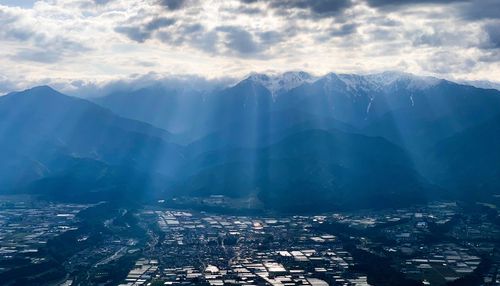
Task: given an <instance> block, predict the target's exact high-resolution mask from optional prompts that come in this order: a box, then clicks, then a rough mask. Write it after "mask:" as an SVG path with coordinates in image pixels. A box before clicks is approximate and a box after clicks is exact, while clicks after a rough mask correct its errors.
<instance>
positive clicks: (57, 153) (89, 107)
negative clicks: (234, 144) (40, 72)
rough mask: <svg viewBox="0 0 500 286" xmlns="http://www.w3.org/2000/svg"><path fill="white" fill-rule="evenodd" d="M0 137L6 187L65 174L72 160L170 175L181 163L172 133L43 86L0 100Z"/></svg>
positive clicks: (0, 151)
mask: <svg viewBox="0 0 500 286" xmlns="http://www.w3.org/2000/svg"><path fill="white" fill-rule="evenodd" d="M0 136H1V138H2V140H0V153H1V154H0V156H1V158H2V161H3V163H2V164H0V170H1V172H2V174H4V175H3V176H2V177H1V179H0V182H1V184H2V185H4V186H13V185H19V184H23V183H26V182H27V181H30V180H33V179H38V178H43V177H45V176H48V175H50V174H52V173H54V172H59V171H61V170H65V169H66V168H67V167H68V164H69V163H68V162H69V161H71V158H89V159H93V160H97V161H101V162H104V163H106V164H109V165H128V166H130V167H133V168H137V169H138V170H141V171H144V172H150V171H158V172H160V173H165V174H168V173H169V172H170V171H172V168H174V167H175V165H176V164H179V163H180V162H182V153H181V152H182V149H181V147H179V146H177V145H175V144H172V143H169V142H168V139H169V138H170V136H171V135H170V134H169V133H168V132H166V131H164V130H161V129H159V128H156V127H153V126H152V125H149V124H146V123H142V122H138V121H134V120H130V119H126V118H123V117H119V116H116V115H115V114H113V113H112V112H111V111H109V110H107V109H104V108H102V107H100V106H98V105H96V104H94V103H91V102H88V101H86V100H82V99H77V98H73V97H69V96H66V95H63V94H61V93H59V92H57V91H55V90H53V89H51V88H49V87H44V86H43V87H37V88H33V89H30V90H26V91H23V92H17V93H11V94H8V95H6V96H3V97H1V98H0Z"/></svg>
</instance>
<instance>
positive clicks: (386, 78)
mask: <svg viewBox="0 0 500 286" xmlns="http://www.w3.org/2000/svg"><path fill="white" fill-rule="evenodd" d="M365 78H366V79H367V80H368V81H370V82H371V83H373V84H374V85H375V86H377V87H378V88H387V87H393V86H403V87H405V88H407V89H408V90H420V89H426V88H429V87H433V86H435V85H437V84H438V83H440V82H441V81H442V80H441V79H438V78H435V77H431V76H416V75H413V74H410V73H404V72H396V71H386V72H383V73H377V74H370V75H366V76H365Z"/></svg>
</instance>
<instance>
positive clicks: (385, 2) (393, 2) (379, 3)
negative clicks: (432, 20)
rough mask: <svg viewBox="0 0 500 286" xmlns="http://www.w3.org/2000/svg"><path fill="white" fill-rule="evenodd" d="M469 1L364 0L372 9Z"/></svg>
mask: <svg viewBox="0 0 500 286" xmlns="http://www.w3.org/2000/svg"><path fill="white" fill-rule="evenodd" d="M468 1H469V0H404V1H402V0H366V2H367V3H368V5H370V6H372V7H391V6H392V7H401V6H408V5H419V4H450V3H461V2H468Z"/></svg>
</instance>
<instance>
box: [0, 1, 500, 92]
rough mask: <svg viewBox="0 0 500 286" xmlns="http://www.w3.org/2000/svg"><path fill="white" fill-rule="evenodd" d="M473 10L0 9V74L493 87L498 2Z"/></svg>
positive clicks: (353, 6)
mask: <svg viewBox="0 0 500 286" xmlns="http://www.w3.org/2000/svg"><path fill="white" fill-rule="evenodd" d="M478 1H479V0H449V1H433V0H412V1H405V2H404V4H403V3H402V2H401V1H389V0H342V1H325V0H314V1H303V0H284V1H270V0H229V1H226V0H225V1H222V0H209V1H199V0H123V1H115V0H64V1H62V0H44V1H0V25H1V26H2V27H3V28H2V29H1V30H0V44H1V45H2V50H1V51H0V55H1V57H0V63H1V64H2V66H4V67H15V68H11V69H9V68H6V69H3V71H2V72H1V73H0V76H1V77H0V78H5V79H8V81H9V82H15V83H16V84H17V85H21V86H23V85H24V86H27V85H29V84H30V83H33V82H44V81H57V82H64V81H67V82H69V81H72V80H76V79H81V80H91V81H92V80H99V81H103V80H104V81H105V80H115V79H117V78H122V77H126V76H129V75H131V74H146V73H148V72H151V71H155V72H158V73H170V74H194V75H199V76H202V77H208V78H222V77H227V76H231V77H235V76H242V75H244V74H248V73H249V72H251V71H257V72H264V71H269V70H274V71H285V70H305V71H309V72H312V73H314V74H324V73H327V72H329V71H336V72H353V73H366V72H374V71H380V70H402V71H407V72H413V73H418V74H429V75H435V76H439V77H444V78H450V79H467V80H491V81H497V80H498V78H499V75H500V65H499V64H498V63H499V62H500V45H499V40H498V38H499V36H498V30H500V29H499V27H500V16H498V13H492V11H498V10H499V9H500V3H499V2H498V1H494V0H486V1H481V5H476V3H477V2H478ZM438 61H439V64H437V62H438ZM2 82H4V80H2ZM5 82H7V80H5ZM7 87H11V85H7V84H2V86H0V90H1V91H6V88H7Z"/></svg>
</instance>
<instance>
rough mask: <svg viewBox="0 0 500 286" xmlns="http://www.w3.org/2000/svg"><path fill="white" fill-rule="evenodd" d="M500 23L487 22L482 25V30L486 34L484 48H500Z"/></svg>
mask: <svg viewBox="0 0 500 286" xmlns="http://www.w3.org/2000/svg"><path fill="white" fill-rule="evenodd" d="M499 27H500V23H499V22H495V23H489V24H486V25H485V26H484V31H485V32H486V34H487V36H488V41H487V43H486V45H485V47H486V48H492V49H500V29H499Z"/></svg>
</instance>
